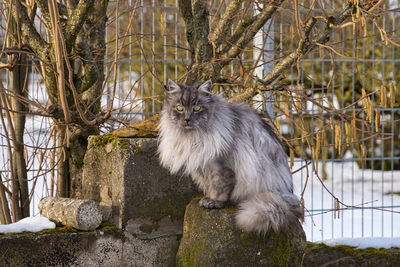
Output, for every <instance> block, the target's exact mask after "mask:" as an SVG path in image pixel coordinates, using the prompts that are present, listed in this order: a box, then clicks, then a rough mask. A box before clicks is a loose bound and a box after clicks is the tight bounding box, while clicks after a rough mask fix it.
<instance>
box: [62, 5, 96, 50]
mask: <svg viewBox="0 0 400 267" xmlns="http://www.w3.org/2000/svg"><path fill="white" fill-rule="evenodd" d="M93 3H94V0H87V1H84V0H81V1H79V3H78V5H77V6H76V9H75V10H74V12H73V13H72V15H71V16H70V17H69V18H68V21H67V27H66V29H65V34H66V44H67V49H68V51H69V49H70V48H71V47H72V43H73V42H74V41H75V39H76V36H77V35H78V33H79V31H80V30H81V29H82V26H83V22H84V20H85V19H86V16H87V14H88V11H89V9H90V8H91V7H92V6H93Z"/></svg>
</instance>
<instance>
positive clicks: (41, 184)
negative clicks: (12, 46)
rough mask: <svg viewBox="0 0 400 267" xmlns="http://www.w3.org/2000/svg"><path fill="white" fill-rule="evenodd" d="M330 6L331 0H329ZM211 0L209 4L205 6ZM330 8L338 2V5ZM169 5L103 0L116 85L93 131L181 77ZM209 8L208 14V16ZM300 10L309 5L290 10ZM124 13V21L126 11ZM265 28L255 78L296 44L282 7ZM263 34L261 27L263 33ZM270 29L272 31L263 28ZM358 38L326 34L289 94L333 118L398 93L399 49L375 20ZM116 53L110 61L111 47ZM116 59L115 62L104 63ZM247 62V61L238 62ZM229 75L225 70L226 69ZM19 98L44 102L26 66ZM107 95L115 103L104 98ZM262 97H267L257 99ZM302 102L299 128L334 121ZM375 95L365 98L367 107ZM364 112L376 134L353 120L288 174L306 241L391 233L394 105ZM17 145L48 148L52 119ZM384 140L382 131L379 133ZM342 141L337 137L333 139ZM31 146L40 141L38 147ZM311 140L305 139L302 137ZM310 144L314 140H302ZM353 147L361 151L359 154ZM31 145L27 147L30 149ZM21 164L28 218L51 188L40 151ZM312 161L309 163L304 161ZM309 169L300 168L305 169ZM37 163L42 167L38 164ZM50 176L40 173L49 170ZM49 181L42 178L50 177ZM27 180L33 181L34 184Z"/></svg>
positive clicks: (294, 133) (153, 99)
mask: <svg viewBox="0 0 400 267" xmlns="http://www.w3.org/2000/svg"><path fill="white" fill-rule="evenodd" d="M339 2H340V1H339ZM213 3H214V2H213ZM322 4H324V5H326V6H325V9H324V10H318V9H313V15H314V16H323V15H324V12H332V13H334V12H339V11H340V9H341V8H342V6H341V4H338V2H334V1H333V2H329V3H325V2H324V3H322ZM339 5H340V6H339ZM177 6H178V1H177V0H173V1H171V0H157V1H156V0H137V1H133V0H130V1H118V2H110V5H109V10H108V16H109V22H108V25H107V32H106V40H107V56H106V60H105V62H106V75H108V76H107V77H113V76H114V77H117V79H116V81H114V80H113V79H111V78H110V79H109V80H107V81H106V84H105V90H104V95H103V97H102V108H103V109H104V110H106V109H107V108H108V107H109V106H110V105H113V107H114V112H113V118H114V119H113V120H111V121H110V122H109V123H107V125H105V127H104V128H103V131H105V132H106V131H107V132H108V131H111V130H112V129H115V128H118V127H121V126H123V125H128V124H129V123H131V122H133V121H135V120H139V119H143V118H145V117H147V116H149V115H151V114H153V113H156V112H159V111H160V109H161V105H162V104H161V98H160V96H161V95H162V94H163V89H162V85H163V84H165V83H166V81H167V79H168V78H170V79H173V80H178V79H179V78H180V77H181V75H183V74H184V73H185V70H186V65H188V64H189V63H190V62H189V61H190V60H189V56H190V55H189V50H188V49H186V47H187V44H186V37H185V28H184V24H183V22H182V20H181V19H180V15H179V11H178V8H177ZM399 7H400V3H399V1H387V4H386V6H385V8H386V9H387V10H390V11H389V12H388V13H387V14H386V15H384V16H383V17H382V18H380V19H381V20H382V21H381V24H380V25H383V30H385V31H386V32H390V33H392V34H393V35H396V36H399V35H400V34H399V25H400V12H399ZM213 12H215V10H214V11H213V10H212V11H211V15H212V13H213ZM300 12H304V13H307V12H309V9H304V10H300ZM132 14H134V16H133V20H131V15H132ZM269 23H271V25H272V27H271V26H268V27H265V29H264V31H265V32H264V36H263V37H262V38H266V39H268V40H269V41H268V42H260V43H261V44H263V43H264V44H266V45H267V46H266V47H259V45H257V44H256V43H254V47H253V48H254V51H253V52H252V53H254V54H256V53H260V49H261V51H262V53H264V55H263V60H264V61H263V64H261V66H262V71H261V73H264V74H265V72H267V71H269V70H270V69H271V68H272V67H273V65H274V64H276V63H277V62H279V59H281V58H282V57H283V56H284V55H285V54H286V53H287V51H293V50H294V49H295V47H296V46H297V44H296V43H295V42H296V41H295V39H294V38H292V36H291V35H292V34H293V31H294V30H295V25H296V22H295V18H294V17H293V16H292V15H291V13H290V12H289V11H288V10H287V9H281V10H280V11H279V13H278V14H277V15H276V16H275V18H274V20H273V21H271V22H269ZM267 29H268V30H267ZM271 29H272V32H271ZM367 29H368V32H367V34H366V35H364V34H363V33H362V32H360V31H359V29H356V30H354V29H353V28H352V27H346V28H343V29H340V30H338V31H335V32H334V33H332V35H331V42H330V43H331V44H333V45H332V46H331V47H332V49H331V50H328V49H317V50H315V51H314V52H311V53H309V54H308V56H307V57H306V58H304V59H303V60H302V61H301V62H300V63H299V66H298V67H293V68H292V69H291V70H290V71H289V73H288V75H287V76H286V79H287V82H288V84H289V85H290V88H293V89H294V90H295V89H301V90H304V91H306V92H307V95H308V97H309V98H311V99H314V100H315V99H317V100H318V101H319V102H320V103H321V105H328V104H329V103H330V104H331V105H333V106H334V107H335V108H337V109H340V112H341V113H342V114H351V113H352V112H357V115H358V116H365V115H364V113H363V112H362V111H363V108H362V106H361V105H359V106H355V108H354V109H353V108H348V104H349V103H353V102H354V101H355V100H356V99H358V98H359V96H360V95H361V88H364V89H365V90H366V91H367V92H371V91H373V90H375V89H377V88H380V87H381V86H387V84H388V83H393V84H395V85H397V87H399V84H398V83H399V81H400V49H399V48H398V47H396V46H395V45H387V44H385V43H384V42H382V39H381V37H380V31H381V29H378V28H377V27H376V26H375V24H372V23H371V24H369V25H368V26H367ZM118 48H119V49H120V50H121V53H119V55H118V57H117V58H116V57H115V50H116V49H118ZM115 60H116V62H117V64H116V66H114V65H113V62H115ZM246 60H247V61H248V62H250V61H253V57H251V59H250V60H249V59H246ZM230 71H231V72H235V71H236V69H235V67H234V66H231V70H230ZM0 75H1V79H3V81H6V80H7V76H6V73H5V71H0ZM29 77H30V83H29V95H30V98H31V99H33V100H37V101H43V102H46V101H47V96H46V92H45V90H44V83H43V81H41V79H40V77H38V74H37V73H36V72H35V70H34V69H33V67H32V70H31V72H30V75H29ZM114 90H115V98H113V95H114ZM267 97H270V96H267ZM302 101H304V103H305V105H303V107H302V110H301V111H302V112H301V114H298V113H297V112H296V111H295V110H294V109H289V111H290V115H289V116H290V117H291V119H292V121H295V120H296V118H297V117H298V116H300V115H301V116H303V117H306V118H307V123H308V127H309V129H310V130H312V131H315V130H317V129H318V127H320V125H319V121H321V120H329V119H330V118H332V119H334V118H333V117H334V115H332V114H329V113H326V112H323V111H321V109H320V108H319V107H318V106H316V105H315V104H314V102H311V101H307V100H306V99H303V100H302ZM377 101H381V99H375V98H373V99H372V102H377ZM276 108H277V106H276V104H273V102H272V101H271V102H270V105H269V109H270V110H271V109H272V110H274V109H275V110H276ZM374 113H379V114H380V121H379V123H378V124H379V125H378V128H379V132H380V133H382V134H379V135H378V134H377V135H376V136H375V137H373V138H366V137H367V136H366V135H365V134H364V133H366V132H367V131H369V130H370V129H371V128H372V129H375V128H376V125H375V118H376V116H374V119H373V120H372V122H371V124H370V125H365V124H360V125H358V126H359V127H360V133H361V136H360V138H359V139H360V140H361V141H360V143H359V144H355V143H352V144H351V145H350V146H348V147H346V148H345V149H342V150H341V152H340V154H339V155H338V154H337V153H335V151H334V150H333V149H332V147H329V146H327V147H324V148H322V151H321V157H320V158H321V159H320V160H319V161H320V162H319V165H320V166H322V167H321V168H320V169H319V177H321V181H320V180H319V179H318V177H317V176H316V175H315V174H314V173H313V171H312V169H311V168H309V170H308V171H307V170H306V168H303V169H301V170H300V171H298V172H296V173H295V174H294V177H293V179H294V183H295V187H296V192H297V193H298V194H300V193H301V190H302V189H303V187H304V186H305V184H306V182H307V183H308V184H307V187H306V189H305V195H304V198H305V207H306V222H305V224H304V229H305V231H306V233H307V238H308V239H309V240H310V241H317V240H325V239H330V238H338V237H367V236H382V237H388V236H389V237H395V236H397V237H398V236H400V229H399V227H398V226H396V221H399V220H400V216H399V214H398V213H396V212H399V211H400V171H399V170H400V127H399V119H400V107H399V105H398V104H397V106H394V107H377V108H376V109H375V110H374ZM276 119H277V120H278V121H279V125H280V127H279V128H280V133H281V134H282V135H283V136H285V137H287V138H290V139H292V140H293V139H296V138H298V137H299V135H300V133H299V131H298V129H296V125H294V124H292V123H290V122H289V121H288V120H286V119H285V118H284V116H277V118H276ZM27 121H28V127H27V129H26V136H25V142H26V143H27V144H29V143H30V142H36V143H35V144H36V145H37V146H44V144H45V143H47V144H46V146H48V147H54V146H55V140H53V139H52V137H51V132H50V131H48V130H46V129H50V128H51V125H52V122H51V121H50V120H49V119H48V118H43V117H40V118H37V117H35V116H31V117H29V118H28V120H27ZM339 127H340V131H341V132H342V133H343V132H345V130H346V129H345V128H346V125H345V123H344V122H340V124H339ZM4 130H5V129H4V128H0V150H1V152H0V169H1V175H2V179H3V181H7V177H8V173H9V166H8V162H9V160H8V154H7V142H6V136H5V134H4ZM385 134H386V135H385ZM327 138H328V139H330V140H328V143H330V144H332V143H334V141H335V140H334V138H335V136H333V135H332V136H329V137H327ZM341 138H345V137H341ZM38 140H40V141H38ZM311 141H313V139H312V140H311ZM294 145H295V147H296V149H297V151H298V152H299V153H298V157H297V158H295V159H294V163H295V164H294V167H293V171H295V170H297V169H299V168H301V167H304V166H306V165H307V163H306V161H305V160H304V159H310V160H311V161H312V158H311V153H312V151H310V149H309V148H308V147H307V146H306V144H305V142H301V140H298V141H297V142H294ZM312 145H314V144H312ZM360 145H362V146H361V147H363V148H365V149H366V151H367V152H366V155H365V157H363V155H362V152H361V151H360ZM32 147H33V145H32ZM50 151H51V150H49V151H48V153H47V152H46V153H45V157H44V161H45V162H49V161H50V160H54V157H55V156H54V155H53V156H51V155H50V153H51V152H50ZM29 156H31V157H30V159H31V161H30V162H31V165H30V170H29V179H30V189H32V188H34V187H35V186H36V189H35V190H34V192H32V194H33V196H32V199H33V202H32V204H31V207H32V213H33V214H36V213H37V208H36V207H35V206H37V202H38V200H39V199H40V198H41V197H43V196H46V195H48V194H49V191H50V189H51V187H52V186H50V184H52V185H54V170H51V169H50V168H40V169H39V168H38V167H35V166H39V161H40V153H39V151H38V150H35V149H33V148H32V149H31V150H30V149H29V148H28V149H27V157H28V158H29ZM313 164H315V163H313ZM311 165H312V164H310V165H308V167H310V166H311ZM46 166H50V164H47V165H46ZM51 171H53V173H52V174H51V175H50V172H51ZM50 176H51V177H52V178H50ZM35 178H36V179H35ZM321 183H324V185H325V186H326V188H327V189H328V190H329V191H330V192H331V193H332V194H334V195H335V196H336V197H337V198H339V199H341V200H342V201H343V202H345V203H347V204H349V205H351V206H353V208H343V207H342V209H339V211H335V210H337V207H336V208H335V202H334V199H333V198H332V197H331V195H330V194H329V193H328V192H327V191H326V189H324V188H323V187H322V186H321Z"/></svg>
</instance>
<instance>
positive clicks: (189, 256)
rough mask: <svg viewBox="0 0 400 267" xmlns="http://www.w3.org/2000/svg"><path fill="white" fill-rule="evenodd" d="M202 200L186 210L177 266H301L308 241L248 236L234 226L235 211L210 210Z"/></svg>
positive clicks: (295, 234) (293, 236) (297, 230)
mask: <svg viewBox="0 0 400 267" xmlns="http://www.w3.org/2000/svg"><path fill="white" fill-rule="evenodd" d="M198 202H199V198H196V199H194V200H192V201H191V202H190V204H189V205H188V206H187V208H186V214H185V220H184V225H183V237H182V239H181V243H180V246H179V250H178V254H177V266H301V262H302V257H303V254H304V251H305V248H306V237H305V234H304V231H303V229H302V227H301V225H300V223H299V224H298V225H297V226H294V227H293V231H292V232H290V233H280V234H276V233H274V232H273V231H270V232H268V233H267V234H266V235H265V236H259V235H257V234H255V233H245V232H243V231H242V230H240V229H238V228H237V226H236V225H235V222H234V214H235V211H236V208H235V207H227V208H224V209H220V210H207V209H204V208H201V207H199V205H198Z"/></svg>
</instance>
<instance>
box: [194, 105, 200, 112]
mask: <svg viewBox="0 0 400 267" xmlns="http://www.w3.org/2000/svg"><path fill="white" fill-rule="evenodd" d="M200 109H201V107H200V106H194V107H193V110H194V111H200Z"/></svg>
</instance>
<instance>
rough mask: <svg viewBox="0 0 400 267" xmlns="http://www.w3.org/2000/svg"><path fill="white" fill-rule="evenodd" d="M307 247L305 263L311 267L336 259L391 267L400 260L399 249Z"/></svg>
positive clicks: (309, 244) (341, 246) (313, 245)
mask: <svg viewBox="0 0 400 267" xmlns="http://www.w3.org/2000/svg"><path fill="white" fill-rule="evenodd" d="M307 247H308V251H307V253H306V257H305V261H307V262H308V263H309V265H310V266H317V265H321V264H322V263H325V262H329V261H332V260H335V259H351V260H353V261H356V262H357V263H360V265H363V264H364V265H366V266H391V263H394V262H396V263H397V262H399V260H400V256H399V255H400V249H399V248H390V249H384V248H380V249H377V248H366V249H357V248H354V247H351V246H346V245H337V246H328V245H326V244H324V243H318V244H314V243H308V244H307ZM361 263H363V264H361Z"/></svg>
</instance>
